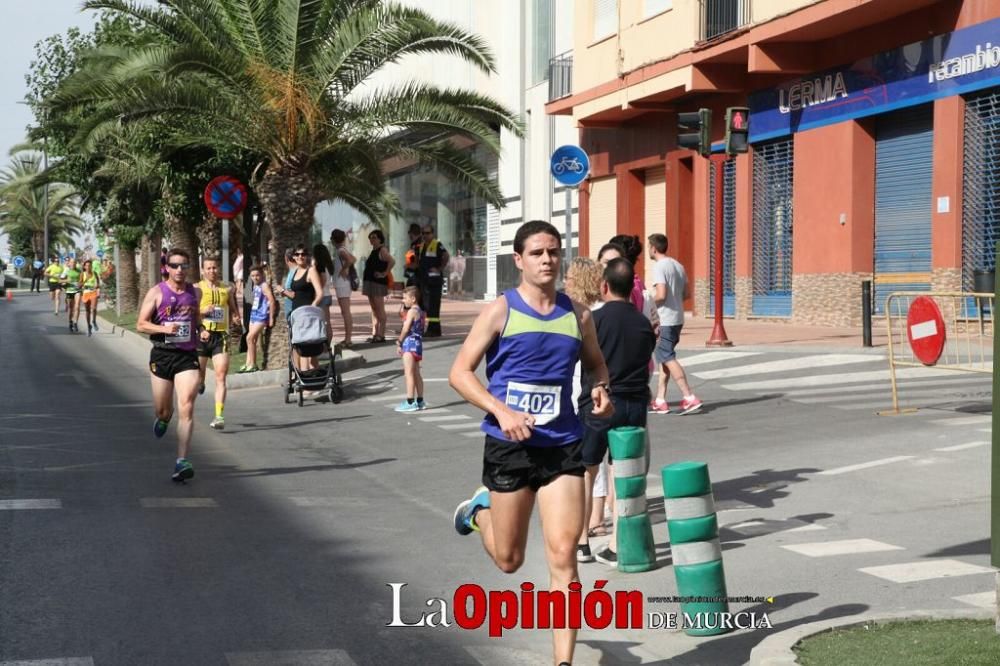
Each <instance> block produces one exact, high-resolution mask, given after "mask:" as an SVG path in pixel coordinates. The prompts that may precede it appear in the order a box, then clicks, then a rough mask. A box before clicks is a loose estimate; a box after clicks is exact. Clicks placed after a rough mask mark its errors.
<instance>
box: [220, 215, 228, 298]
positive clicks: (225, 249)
mask: <svg viewBox="0 0 1000 666" xmlns="http://www.w3.org/2000/svg"><path fill="white" fill-rule="evenodd" d="M218 222H221V223H222V257H220V258H219V261H221V262H222V282H223V284H229V220H218Z"/></svg>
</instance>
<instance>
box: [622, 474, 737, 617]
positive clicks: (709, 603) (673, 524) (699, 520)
mask: <svg viewBox="0 0 1000 666" xmlns="http://www.w3.org/2000/svg"><path fill="white" fill-rule="evenodd" d="M662 476H663V506H664V509H665V511H666V514H667V530H668V532H669V534H670V552H671V554H672V557H673V564H674V578H675V579H676V580H677V594H678V595H679V596H681V597H688V598H691V601H684V602H681V612H682V613H683V614H684V617H685V626H684V633H686V634H687V635H688V636H715V635H716V634H722V633H726V632H727V631H730V629H727V628H725V627H723V626H721V625H722V623H721V622H720V615H719V614H720V613H726V612H728V611H729V602H728V601H727V600H726V574H725V571H724V570H723V567H722V547H721V546H720V544H719V523H718V519H717V518H716V515H715V499H714V498H713V496H712V482H711V480H710V479H709V476H708V465H707V464H705V463H700V462H682V463H677V464H675V465H668V466H666V467H664V468H663V470H662ZM616 489H617V486H616Z"/></svg>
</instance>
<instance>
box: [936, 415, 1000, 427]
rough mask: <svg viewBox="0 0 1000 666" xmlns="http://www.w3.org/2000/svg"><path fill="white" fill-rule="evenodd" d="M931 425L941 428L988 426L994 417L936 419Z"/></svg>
mask: <svg viewBox="0 0 1000 666" xmlns="http://www.w3.org/2000/svg"><path fill="white" fill-rule="evenodd" d="M930 423H933V424H934V425H939V426H966V425H986V424H987V423H990V424H992V423H993V416H991V415H989V414H987V415H985V416H959V417H955V418H951V419H934V420H933V421H931V422H930Z"/></svg>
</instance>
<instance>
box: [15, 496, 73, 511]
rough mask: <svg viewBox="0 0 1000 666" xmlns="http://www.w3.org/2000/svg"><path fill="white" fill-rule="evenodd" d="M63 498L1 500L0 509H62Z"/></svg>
mask: <svg viewBox="0 0 1000 666" xmlns="http://www.w3.org/2000/svg"><path fill="white" fill-rule="evenodd" d="M61 508H62V500H57V499H12V500H0V511H18V510H21V509H25V510H27V509H61Z"/></svg>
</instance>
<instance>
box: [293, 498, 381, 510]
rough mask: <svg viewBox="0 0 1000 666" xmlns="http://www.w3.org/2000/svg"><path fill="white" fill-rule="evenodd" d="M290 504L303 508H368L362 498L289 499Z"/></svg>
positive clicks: (366, 501)
mask: <svg viewBox="0 0 1000 666" xmlns="http://www.w3.org/2000/svg"><path fill="white" fill-rule="evenodd" d="M288 499H289V500H290V501H291V502H292V504H294V505H296V506H300V507H303V508H313V507H342V506H368V500H367V499H365V498H362V497H289V498H288Z"/></svg>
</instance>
